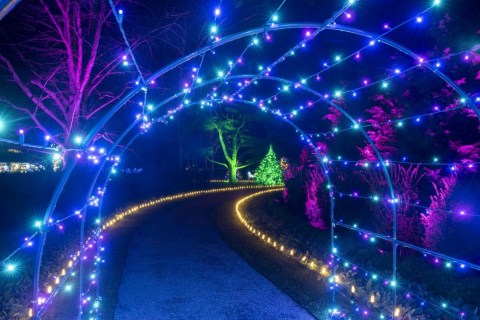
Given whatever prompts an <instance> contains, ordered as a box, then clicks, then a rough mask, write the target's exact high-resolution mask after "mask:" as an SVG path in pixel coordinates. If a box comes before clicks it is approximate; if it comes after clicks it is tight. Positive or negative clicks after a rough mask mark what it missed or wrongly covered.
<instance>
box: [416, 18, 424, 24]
mask: <svg viewBox="0 0 480 320" xmlns="http://www.w3.org/2000/svg"><path fill="white" fill-rule="evenodd" d="M415 21H417V23H422V22H423V17H417V19H415Z"/></svg>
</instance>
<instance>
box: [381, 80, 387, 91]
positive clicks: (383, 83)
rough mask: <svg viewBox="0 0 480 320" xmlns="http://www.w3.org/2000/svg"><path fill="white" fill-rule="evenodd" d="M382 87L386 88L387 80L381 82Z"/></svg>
mask: <svg viewBox="0 0 480 320" xmlns="http://www.w3.org/2000/svg"><path fill="white" fill-rule="evenodd" d="M382 88H383V89H386V88H388V82H386V81H384V82H382Z"/></svg>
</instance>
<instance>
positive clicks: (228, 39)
mask: <svg viewBox="0 0 480 320" xmlns="http://www.w3.org/2000/svg"><path fill="white" fill-rule="evenodd" d="M344 9H345V7H344V8H343V9H342V10H340V11H338V12H336V13H335V14H334V15H333V16H332V18H331V19H329V20H327V21H326V22H325V23H278V24H271V25H266V26H261V27H258V28H253V29H250V30H246V31H243V32H239V33H236V34H233V35H230V36H225V37H223V38H220V39H219V40H218V41H213V42H212V43H211V44H209V45H207V46H204V47H202V48H200V49H198V50H197V51H195V52H192V53H190V54H188V55H185V56H184V57H182V58H180V59H177V60H175V61H173V62H171V63H169V64H167V65H166V66H164V67H162V68H160V69H158V70H157V71H155V72H154V73H153V74H152V75H151V76H150V77H148V78H146V79H145V81H146V82H147V83H149V82H151V81H155V80H157V79H160V78H161V77H162V76H164V75H165V74H167V73H168V72H170V71H172V70H174V69H176V68H178V67H181V66H183V65H185V64H186V63H187V62H189V61H191V60H192V59H195V58H197V57H202V56H203V55H205V54H208V53H209V52H213V51H214V50H215V49H216V48H220V47H222V46H224V45H226V44H229V43H232V42H234V41H237V40H240V39H244V38H248V37H252V36H256V35H260V34H264V33H268V32H276V31H280V30H295V29H312V30H315V31H314V33H316V34H318V33H320V32H322V31H324V30H330V31H337V32H343V33H348V34H353V35H355V36H359V37H362V38H367V39H373V40H375V41H377V42H379V43H382V44H384V45H387V46H389V47H391V48H393V49H395V50H396V51H398V52H400V53H402V54H404V55H406V56H408V57H411V58H413V59H414V60H417V59H418V57H419V56H418V55H417V54H416V53H414V52H413V51H411V50H410V49H408V48H406V47H404V46H402V45H401V44H399V43H396V42H394V41H392V40H390V39H388V38H386V37H384V36H381V35H378V34H374V33H370V32H367V31H363V30H359V29H355V28H351V27H348V26H343V25H339V24H332V23H331V22H333V21H334V20H335V18H337V17H338V16H339V14H341V13H343V11H344ZM423 65H424V66H426V67H427V69H428V70H429V71H430V72H431V73H432V75H433V76H435V77H438V78H439V79H441V80H442V81H443V82H444V83H446V84H447V85H448V86H450V87H451V88H452V89H453V90H454V91H455V92H456V93H457V94H458V96H459V97H460V98H461V99H464V100H465V103H466V104H467V106H468V107H469V108H470V109H471V110H473V111H474V113H475V114H476V115H477V117H478V118H480V110H479V109H478V107H477V106H476V104H475V103H474V102H473V101H472V99H471V98H470V96H469V95H468V94H467V93H466V92H464V91H463V90H462V88H460V87H459V86H458V85H457V84H456V83H455V82H454V81H453V80H452V79H450V78H449V77H448V76H447V75H445V74H444V73H443V72H441V71H440V70H439V69H438V68H436V67H434V66H433V65H431V64H430V63H428V62H427V63H424V64H423ZM235 79H250V80H252V79H255V80H261V81H265V82H267V81H273V82H276V83H282V84H288V85H289V86H294V85H297V84H298V81H295V80H292V79H287V78H282V77H275V76H267V75H264V74H242V75H227V76H225V77H217V78H214V79H210V80H208V81H205V82H203V83H201V84H195V85H193V86H192V87H191V88H190V90H189V91H188V92H184V91H179V92H177V93H175V94H173V95H172V96H170V97H168V98H165V99H164V100H163V101H161V102H159V103H157V104H156V105H155V106H154V108H153V110H152V114H154V113H155V112H157V113H160V115H158V117H157V118H156V119H154V121H153V122H154V123H158V122H162V121H165V120H166V116H168V113H164V114H162V107H165V106H169V105H170V104H173V102H175V101H176V100H177V99H179V98H183V97H184V96H186V95H187V94H190V93H193V92H195V91H196V90H199V89H202V88H206V87H208V86H211V85H214V84H216V83H219V82H220V83H223V82H224V81H229V80H235ZM298 88H299V89H301V90H302V91H303V92H305V93H308V94H310V95H312V96H314V97H316V98H318V100H320V101H321V102H322V103H323V104H325V105H327V106H329V107H333V108H335V109H336V110H338V111H339V112H340V113H341V114H342V115H343V116H344V117H345V118H346V119H348V120H349V121H351V122H352V124H355V123H356V121H355V119H354V117H353V116H352V115H351V114H350V113H349V112H348V111H346V110H345V108H342V107H341V106H340V105H339V104H337V103H335V101H334V100H332V99H328V98H326V97H325V96H324V95H323V94H321V93H320V92H318V91H316V90H314V89H312V88H310V87H309V86H307V85H304V84H301V85H299V86H298ZM143 89H144V88H142V86H136V87H135V88H133V89H132V90H131V91H130V92H129V93H127V94H126V95H125V96H124V97H123V98H122V99H121V100H120V101H118V102H117V103H116V104H115V105H114V106H113V107H112V109H111V110H109V111H108V112H107V113H106V114H105V115H104V116H103V117H102V118H101V119H100V120H99V121H98V122H97V123H96V124H95V125H94V126H93V127H92V129H91V130H90V131H89V132H88V134H87V136H86V137H85V140H84V141H85V145H84V146H89V145H90V144H91V143H92V141H93V137H94V136H95V135H96V134H97V133H98V132H99V131H100V130H101V129H102V128H104V127H105V126H106V125H107V124H108V123H109V122H110V121H114V116H115V115H116V114H117V112H118V111H119V110H120V109H121V108H122V107H123V106H125V105H126V103H128V102H129V101H130V100H131V99H132V98H133V97H135V96H136V95H137V94H138V93H140V92H141V91H142V90H143ZM233 101H234V102H237V103H241V104H248V105H253V106H255V107H258V104H256V103H254V102H252V101H247V100H243V99H237V98H235V99H233ZM199 103H200V101H198V102H194V103H191V104H190V105H192V106H193V105H195V104H199ZM190 105H189V106H190ZM185 108H186V107H185V106H182V107H180V108H177V109H178V111H181V110H182V109H185ZM177 109H175V111H177ZM282 119H283V120H284V121H286V122H287V123H289V124H290V125H291V126H293V127H294V128H295V129H296V130H298V131H299V132H301V133H303V134H304V135H305V136H307V134H306V133H305V132H304V131H303V130H302V129H301V128H300V127H299V126H298V125H296V124H295V123H294V122H293V121H291V120H289V119H286V118H283V117H282ZM141 122H142V120H141V119H136V120H134V121H133V122H132V123H131V124H130V125H129V126H128V127H127V128H125V129H124V130H123V132H122V133H121V135H120V136H119V137H118V138H117V139H116V141H115V142H114V143H113V145H112V146H111V147H110V148H109V150H108V151H107V153H106V154H107V155H113V154H115V153H116V152H119V150H120V149H119V145H120V144H121V143H123V142H124V140H125V139H127V138H129V140H128V142H127V144H126V145H127V146H129V145H131V144H132V143H133V142H134V141H135V140H136V139H137V138H138V137H140V136H141V134H142V132H135V131H134V130H135V129H137V127H138V125H139V124H140V123H141ZM358 129H359V130H358V132H360V133H361V134H362V135H363V137H364V138H365V140H366V141H367V143H368V144H369V145H370V146H371V147H372V149H373V151H374V153H375V155H376V157H377V159H378V160H379V162H380V164H381V167H382V172H383V175H384V176H385V179H386V181H387V184H388V190H389V194H390V197H391V198H392V199H393V198H395V189H394V187H393V184H392V180H391V177H390V173H389V170H388V167H387V164H386V161H385V159H384V158H383V157H382V155H381V153H380V151H379V150H378V148H377V146H376V145H375V143H374V142H373V140H372V139H371V137H370V136H369V135H368V133H367V132H366V131H365V129H364V128H363V127H359V128H358ZM132 132H133V134H132ZM129 135H131V136H129ZM311 145H312V146H313V144H311ZM125 149H126V148H123V149H121V150H120V153H123V152H124V151H125ZM314 150H315V152H316V155H317V158H318V159H319V163H320V165H321V167H322V169H323V171H324V175H325V177H326V179H327V181H328V183H329V184H331V177H330V172H329V170H328V168H327V167H326V165H325V164H324V163H323V162H322V161H320V154H319V153H318V150H316V149H315V148H314ZM76 165H77V162H76V161H72V162H70V163H69V164H68V166H67V168H66V169H65V171H64V173H63V175H62V177H61V180H60V182H59V184H58V185H57V187H56V189H55V191H54V193H53V195H52V197H51V199H50V202H49V205H48V207H47V210H46V212H45V215H44V218H43V221H44V224H45V225H47V224H48V221H49V219H50V218H51V216H52V214H53V212H54V210H55V207H56V204H57V202H58V200H59V198H60V196H61V194H62V192H63V190H64V188H65V185H66V183H67V182H68V181H69V179H70V176H71V174H72V172H73V170H74V168H75V166H76ZM106 165H107V161H106V160H105V158H104V159H103V160H102V162H101V164H100V166H99V167H98V169H97V172H96V174H95V175H94V177H93V179H92V181H91V183H90V187H89V188H88V192H87V196H86V199H87V201H88V199H89V198H90V196H91V195H92V193H93V191H94V187H95V186H96V185H97V183H98V180H100V176H101V174H102V172H103V171H104V169H105V168H106ZM103 173H104V172H103ZM109 176H110V173H107V174H106V179H105V181H104V182H103V184H102V185H104V186H106V185H107V184H108V180H109ZM329 198H330V211H331V212H330V213H331V221H332V228H331V248H332V254H336V248H335V240H334V239H335V237H334V235H335V227H336V226H342V225H341V224H340V223H337V221H336V220H335V197H334V194H333V192H329ZM391 208H392V216H393V234H392V235H388V236H385V235H382V234H376V235H377V236H378V237H380V238H382V237H383V239H386V240H388V241H390V242H391V243H392V247H393V251H392V256H393V261H392V279H393V281H395V280H396V277H397V271H396V268H397V261H396V260H397V246H399V245H402V246H405V247H409V248H411V249H414V250H417V251H420V252H422V253H427V254H436V255H438V256H441V254H439V253H436V252H433V251H430V250H427V249H424V248H420V247H418V246H414V245H412V244H409V243H406V242H402V241H399V240H398V239H397V211H396V205H392V207H391ZM99 212H100V210H99ZM84 228H85V217H83V219H82V229H81V235H82V240H81V241H82V242H83V237H84ZM357 230H362V229H358V228H357ZM368 232H369V233H371V234H375V233H374V232H371V231H368ZM46 238H47V233H41V235H40V241H39V246H38V248H37V253H36V266H35V273H34V301H37V300H38V297H39V288H40V283H39V282H40V271H41V270H40V269H41V265H42V256H43V250H44V244H45V241H46ZM445 257H447V256H445ZM448 258H449V259H450V260H452V261H455V262H457V263H462V264H464V265H466V266H468V267H470V268H473V269H477V270H480V266H478V265H475V264H472V263H469V262H466V261H462V260H459V259H456V258H453V257H448ZM80 269H81V270H82V266H80ZM81 273H82V272H81ZM80 291H82V288H80ZM392 293H393V309H392V312H393V310H395V308H396V305H397V303H396V289H395V288H393V291H392Z"/></svg>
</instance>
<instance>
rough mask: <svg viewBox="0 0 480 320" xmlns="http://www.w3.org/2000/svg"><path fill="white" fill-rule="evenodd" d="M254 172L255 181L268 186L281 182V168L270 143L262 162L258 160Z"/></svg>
mask: <svg viewBox="0 0 480 320" xmlns="http://www.w3.org/2000/svg"><path fill="white" fill-rule="evenodd" d="M255 174H256V177H257V182H258V183H260V184H263V185H268V186H271V185H280V184H283V172H282V168H281V167H280V162H279V161H278V159H277V156H276V155H275V152H273V147H272V146H271V145H270V149H269V150H268V153H267V155H266V156H265V158H263V160H262V162H260V165H259V166H258V168H257V171H256V172H255Z"/></svg>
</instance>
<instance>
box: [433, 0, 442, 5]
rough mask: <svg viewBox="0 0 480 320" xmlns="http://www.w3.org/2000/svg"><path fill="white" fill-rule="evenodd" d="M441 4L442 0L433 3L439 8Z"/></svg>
mask: <svg viewBox="0 0 480 320" xmlns="http://www.w3.org/2000/svg"><path fill="white" fill-rule="evenodd" d="M441 3H442V1H441V0H434V1H433V5H434V6H438V5H440V4H441Z"/></svg>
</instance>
